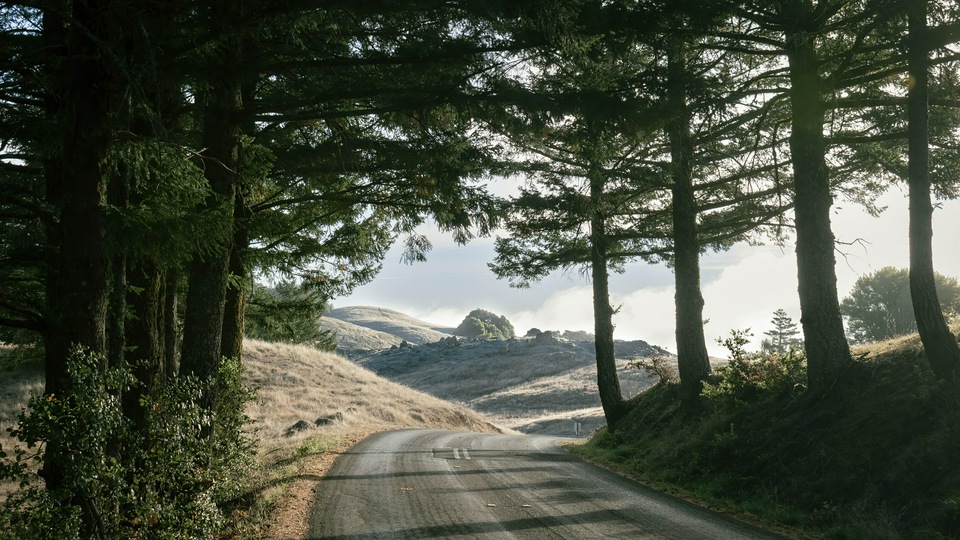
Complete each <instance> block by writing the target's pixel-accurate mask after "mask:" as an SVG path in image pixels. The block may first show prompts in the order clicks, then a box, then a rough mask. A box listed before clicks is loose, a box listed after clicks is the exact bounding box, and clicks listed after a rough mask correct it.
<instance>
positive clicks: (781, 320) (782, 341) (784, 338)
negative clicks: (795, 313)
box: [761, 309, 800, 353]
mask: <svg viewBox="0 0 960 540" xmlns="http://www.w3.org/2000/svg"><path fill="white" fill-rule="evenodd" d="M770 323H771V324H773V330H770V331H768V332H764V333H763V334H764V335H766V336H769V337H770V339H764V340H763V342H762V344H761V348H762V349H763V350H764V351H765V352H775V353H785V352H787V350H789V349H791V348H797V347H799V346H800V340H799V339H797V337H796V336H797V335H798V334H799V333H800V331H799V330H797V323H795V322H793V319H791V318H790V316H789V315H787V312H786V311H784V310H783V309H778V310H776V311H774V312H773V319H771V320H770Z"/></svg>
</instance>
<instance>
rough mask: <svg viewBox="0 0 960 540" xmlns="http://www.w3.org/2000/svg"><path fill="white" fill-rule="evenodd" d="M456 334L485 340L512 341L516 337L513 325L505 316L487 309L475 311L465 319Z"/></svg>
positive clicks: (455, 331)
mask: <svg viewBox="0 0 960 540" xmlns="http://www.w3.org/2000/svg"><path fill="white" fill-rule="evenodd" d="M453 333H454V334H456V335H458V336H464V337H476V338H484V339H511V338H513V337H516V332H515V331H514V329H513V325H512V324H510V321H508V320H507V318H506V317H504V316H503V315H495V314H493V313H491V312H489V311H487V310H485V309H479V308H477V309H475V310H473V311H471V312H470V313H469V314H467V316H466V317H464V319H463V322H461V323H460V325H459V326H457V328H456V330H454V331H453Z"/></svg>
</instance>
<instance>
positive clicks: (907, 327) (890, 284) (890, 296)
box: [840, 266, 960, 343]
mask: <svg viewBox="0 0 960 540" xmlns="http://www.w3.org/2000/svg"><path fill="white" fill-rule="evenodd" d="M935 279H936V285H937V296H938V299H939V300H940V305H941V308H942V309H943V311H944V312H945V313H946V314H947V315H948V317H950V316H953V317H955V316H956V314H957V313H960V283H958V282H957V279H956V278H952V277H948V276H944V275H942V274H939V273H937V274H935ZM840 307H841V309H842V310H843V315H844V316H845V317H846V319H847V328H848V331H849V333H850V339H851V341H853V342H855V343H866V342H869V341H881V340H884V339H889V338H892V337H896V336H902V335H906V334H911V333H913V332H916V331H917V323H916V319H915V318H914V314H913V303H912V302H911V298H910V273H909V271H907V270H906V269H903V268H894V267H892V266H887V267H885V268H881V269H880V270H877V271H876V272H874V273H872V274H866V275H864V276H861V277H860V278H859V279H857V282H856V283H854V285H853V289H851V291H850V294H849V295H848V296H847V297H846V298H844V299H843V302H842V303H841V305H840Z"/></svg>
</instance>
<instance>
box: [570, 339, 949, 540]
mask: <svg viewBox="0 0 960 540" xmlns="http://www.w3.org/2000/svg"><path fill="white" fill-rule="evenodd" d="M853 352H854V355H855V357H856V361H855V363H854V365H853V366H852V368H851V369H850V370H849V371H848V372H847V373H846V374H845V377H844V378H843V380H841V381H839V382H838V384H837V385H836V387H835V388H834V390H833V391H832V392H831V393H830V394H829V395H828V396H826V397H824V398H820V399H817V400H813V399H810V398H809V397H803V396H802V395H800V392H798V391H797V389H796V387H793V388H790V387H789V386H783V385H779V386H777V385H773V386H774V387H775V388H776V389H775V390H770V389H764V388H763V385H762V384H760V385H759V386H754V387H753V388H752V391H742V390H744V389H743V388H740V389H739V390H741V391H740V392H738V393H737V395H736V399H729V398H730V392H729V388H728V389H727V390H728V392H727V394H726V395H723V392H722V391H721V392H719V394H721V395H720V396H719V397H716V396H714V397H711V398H710V399H707V400H706V404H705V407H704V410H703V411H702V412H700V413H699V414H692V415H691V414H688V413H686V412H684V411H681V409H680V407H679V394H678V388H677V386H676V385H675V384H674V383H661V384H658V385H657V386H655V387H654V388H652V389H651V390H649V391H647V392H644V393H643V394H641V395H639V396H638V397H636V398H635V399H634V400H632V402H631V405H632V411H631V413H630V415H629V417H628V418H627V419H626V420H625V421H624V424H623V425H622V427H621V429H620V430H618V431H617V432H614V433H611V432H609V431H607V430H606V429H604V430H601V431H600V432H598V433H597V434H596V435H595V436H594V437H593V439H592V440H591V441H590V442H589V443H588V444H587V445H585V446H583V447H579V448H575V449H574V451H575V452H577V453H583V454H585V455H587V456H589V457H591V458H592V459H595V460H597V461H599V462H602V463H605V464H608V465H611V466H613V467H614V468H617V469H619V470H621V471H623V472H625V473H627V474H630V475H632V476H635V477H637V478H638V479H640V480H641V481H644V482H646V483H649V484H651V485H654V486H655V487H657V488H660V489H664V490H666V491H671V492H674V493H678V494H680V495H682V496H687V497H690V498H694V499H698V500H699V501H701V502H703V503H705V504H707V505H709V506H714V507H719V508H722V509H724V510H727V511H733V512H735V513H739V514H741V515H744V516H747V517H754V518H756V519H758V520H760V521H763V522H765V523H767V524H771V523H772V524H779V525H782V526H785V527H788V528H789V530H790V531H791V532H792V533H793V534H792V535H794V536H800V537H814V538H821V537H823V538H843V539H853V538H857V539H859V538H863V539H867V538H869V539H883V538H891V539H892V538H960V467H958V465H957V459H958V457H960V389H958V388H957V387H955V386H954V387H952V388H945V387H944V386H942V385H939V384H937V383H936V382H935V381H934V378H933V375H932V373H931V372H930V370H929V368H928V367H927V363H926V358H925V356H924V354H923V352H922V348H921V347H920V344H919V340H918V338H917V337H916V336H912V337H904V338H900V339H897V340H893V341H889V342H883V343H877V344H872V345H869V346H866V347H862V348H857V349H854V351H853ZM746 390H751V389H750V388H747V389H746ZM708 393H709V392H708ZM714 393H715V394H716V393H718V392H716V391H715V392H714Z"/></svg>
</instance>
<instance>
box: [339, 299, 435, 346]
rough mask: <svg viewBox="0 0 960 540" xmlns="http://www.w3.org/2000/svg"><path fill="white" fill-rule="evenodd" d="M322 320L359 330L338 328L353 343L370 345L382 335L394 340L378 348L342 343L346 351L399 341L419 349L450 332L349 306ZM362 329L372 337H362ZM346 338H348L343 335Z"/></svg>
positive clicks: (389, 313) (381, 311)
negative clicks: (417, 346)
mask: <svg viewBox="0 0 960 540" xmlns="http://www.w3.org/2000/svg"><path fill="white" fill-rule="evenodd" d="M323 319H324V320H329V319H336V320H337V321H341V322H342V323H349V324H351V325H353V326H354V327H358V328H352V329H351V328H350V327H346V326H344V325H342V324H341V325H338V326H339V327H340V328H341V329H343V330H344V331H345V332H346V333H347V334H350V335H351V336H354V338H355V339H364V340H368V341H370V340H371V339H373V338H380V339H383V338H385V335H389V336H393V339H390V338H386V339H387V340H388V341H390V343H389V344H388V345H386V346H381V347H367V346H355V345H354V344H353V343H352V342H341V346H343V347H344V348H347V349H363V348H366V349H367V350H375V349H386V348H388V347H390V345H394V344H399V342H400V341H407V342H409V343H412V344H414V345H422V344H424V343H433V342H434V341H439V340H441V339H443V338H446V337H449V336H450V332H451V331H452V329H450V328H444V327H441V326H438V325H435V324H431V323H428V322H424V321H421V320H419V319H415V318H413V317H411V316H409V315H405V314H403V313H400V312H399V311H394V310H392V309H385V308H378V307H370V306H352V307H342V308H337V309H333V310H330V312H329V313H327V314H326V315H325V316H324V317H323ZM323 323H324V321H321V324H323ZM334 324H335V323H334ZM361 329H367V330H371V331H373V333H372V334H371V333H366V334H365V333H364V332H362V330H361ZM345 337H347V336H346V335H345ZM338 341H339V339H338Z"/></svg>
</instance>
